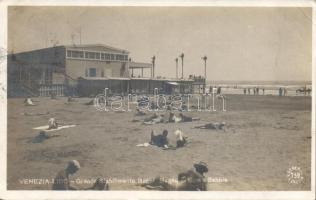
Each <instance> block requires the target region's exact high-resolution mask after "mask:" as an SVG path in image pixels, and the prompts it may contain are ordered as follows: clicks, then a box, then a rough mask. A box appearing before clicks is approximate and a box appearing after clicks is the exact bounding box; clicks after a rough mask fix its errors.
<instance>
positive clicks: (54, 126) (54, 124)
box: [48, 118, 58, 130]
mask: <svg viewBox="0 0 316 200" xmlns="http://www.w3.org/2000/svg"><path fill="white" fill-rule="evenodd" d="M57 128H58V123H57V121H56V119H55V118H50V119H49V120H48V130H50V129H57Z"/></svg>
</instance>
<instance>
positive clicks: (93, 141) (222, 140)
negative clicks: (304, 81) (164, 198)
mask: <svg viewBox="0 0 316 200" xmlns="http://www.w3.org/2000/svg"><path fill="white" fill-rule="evenodd" d="M23 100H24V99H8V134H7V135H8V138H7V139H8V158H7V160H8V163H7V170H8V171H7V183H8V185H7V187H8V189H9V190H19V189H26V190H28V189H37V190H49V189H51V184H48V183H43V182H42V184H39V182H38V184H32V183H30V182H23V181H26V180H28V181H30V179H42V180H46V179H47V180H51V179H52V178H54V177H55V175H56V173H57V172H58V171H59V170H61V169H63V168H64V167H65V166H66V165H67V162H68V161H69V160H73V159H76V160H78V161H79V162H80V163H81V169H80V170H79V171H78V172H77V173H76V174H75V175H74V176H72V177H71V179H72V180H80V181H85V180H86V181H88V180H91V179H93V178H96V177H104V178H106V179H112V180H113V182H112V183H110V188H111V189H113V190H145V189H144V188H142V187H140V186H139V185H137V184H136V183H130V184H128V183H117V182H116V183H115V180H116V181H118V180H119V179H124V180H126V181H129V179H130V180H136V181H137V180H139V179H140V178H143V179H152V178H154V177H156V176H158V175H159V176H160V177H165V178H177V174H178V173H179V172H182V171H185V170H187V169H190V168H192V166H193V163H195V162H199V161H203V162H206V163H207V164H208V167H209V172H208V173H207V174H206V176H207V177H209V180H210V182H209V183H208V190H213V191H214V190H216V191H231V190H243V191H245V190H310V187H311V185H310V182H311V179H310V174H311V167H310V165H311V97H278V96H243V95H227V108H226V109H227V111H226V112H223V111H221V109H218V110H217V111H215V112H197V111H192V112H187V113H186V115H189V116H192V117H199V118H201V120H200V121H195V122H190V123H178V124H175V123H172V124H171V123H168V124H156V125H151V126H150V125H142V124H141V123H140V122H131V121H132V120H133V119H141V118H142V117H135V116H134V115H135V112H117V113H115V112H101V111H97V110H96V109H95V108H94V107H93V106H86V105H83V103H85V102H88V101H89V99H88V98H80V99H76V100H77V102H73V103H70V104H65V102H66V98H59V99H58V100H51V99H49V98H34V100H35V102H34V103H35V104H37V106H28V107H27V106H24V104H23ZM46 112H49V114H47V115H36V113H46ZM23 113H33V114H35V115H29V116H26V115H23ZM50 117H54V118H56V119H57V120H58V121H61V122H64V123H66V124H77V126H76V127H73V128H68V129H62V130H60V131H56V132H51V133H50V134H57V135H60V136H59V137H53V138H50V139H48V140H45V141H43V142H41V143H32V142H30V140H31V139H32V138H34V137H35V136H36V135H38V131H37V130H33V128H34V127H38V126H43V125H46V124H47V122H48V119H49V118H50ZM222 121H224V122H226V124H227V127H226V131H216V130H201V129H195V128H193V127H194V126H197V125H203V124H205V123H208V122H222ZM178 128H179V129H180V130H182V131H183V132H184V134H185V135H186V136H188V137H189V141H190V143H189V144H188V146H186V147H184V148H181V149H177V150H173V151H172V150H168V151H166V150H161V149H159V148H155V147H147V148H145V147H136V145H137V144H140V143H145V142H148V141H149V139H150V132H151V130H154V131H155V132H156V133H161V132H162V131H163V129H167V130H168V131H169V135H170V137H171V138H170V140H171V142H174V140H175V139H174V136H173V134H172V133H173V132H174V131H175V130H176V129H178ZM291 167H299V168H300V169H301V172H302V174H301V175H302V176H303V179H302V180H301V181H300V182H299V183H289V178H288V177H287V170H288V169H289V168H291ZM217 180H224V181H222V182H216V181H217ZM226 181H227V182H226ZM75 184H76V185H77V186H78V187H81V188H84V187H88V186H90V185H91V184H89V183H88V182H86V183H84V184H81V182H80V183H79V182H77V183H75Z"/></svg>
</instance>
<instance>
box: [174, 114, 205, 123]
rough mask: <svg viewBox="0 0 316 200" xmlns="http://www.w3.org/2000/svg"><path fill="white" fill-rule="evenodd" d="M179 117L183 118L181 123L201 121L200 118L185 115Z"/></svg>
mask: <svg viewBox="0 0 316 200" xmlns="http://www.w3.org/2000/svg"><path fill="white" fill-rule="evenodd" d="M179 116H180V118H181V122H192V121H197V120H200V118H193V117H189V116H185V115H184V114H183V113H180V114H179Z"/></svg>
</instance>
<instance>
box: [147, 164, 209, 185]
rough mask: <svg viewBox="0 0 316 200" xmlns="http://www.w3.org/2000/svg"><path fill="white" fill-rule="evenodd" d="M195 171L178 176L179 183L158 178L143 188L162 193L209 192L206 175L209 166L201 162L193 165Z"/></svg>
mask: <svg viewBox="0 0 316 200" xmlns="http://www.w3.org/2000/svg"><path fill="white" fill-rule="evenodd" d="M193 166H194V169H190V170H188V171H186V172H182V173H179V174H178V182H170V183H169V182H167V181H165V180H163V179H161V178H160V177H156V178H155V179H154V180H153V181H152V182H150V183H145V184H142V185H141V186H143V187H145V188H147V189H150V190H162V191H207V180H206V178H205V176H204V173H207V172H208V167H207V164H206V163H204V162H199V163H196V164H194V165H193Z"/></svg>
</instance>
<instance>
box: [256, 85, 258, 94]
mask: <svg viewBox="0 0 316 200" xmlns="http://www.w3.org/2000/svg"><path fill="white" fill-rule="evenodd" d="M256 93H257V95H259V88H258V87H257V88H256Z"/></svg>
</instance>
